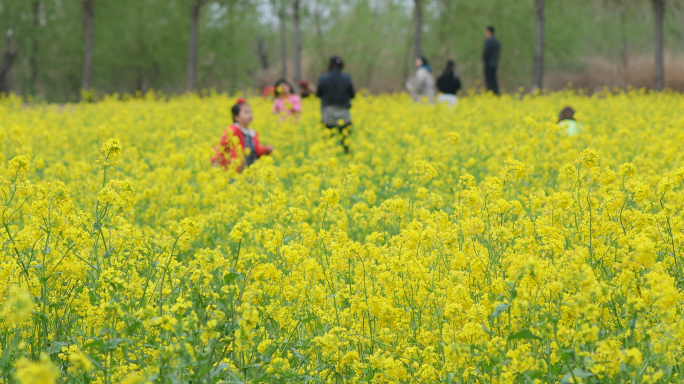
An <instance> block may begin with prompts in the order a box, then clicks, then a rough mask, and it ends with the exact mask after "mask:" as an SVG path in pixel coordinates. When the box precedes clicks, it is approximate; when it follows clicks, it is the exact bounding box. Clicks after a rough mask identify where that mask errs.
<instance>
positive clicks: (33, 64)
mask: <svg viewBox="0 0 684 384" xmlns="http://www.w3.org/2000/svg"><path fill="white" fill-rule="evenodd" d="M31 24H32V27H33V35H32V37H31V50H30V52H29V92H30V94H31V95H33V96H35V95H36V84H37V82H38V32H39V29H38V27H39V26H40V1H39V0H33V1H32V2H31Z"/></svg>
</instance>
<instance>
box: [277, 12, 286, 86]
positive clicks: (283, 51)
mask: <svg viewBox="0 0 684 384" xmlns="http://www.w3.org/2000/svg"><path fill="white" fill-rule="evenodd" d="M284 8H285V6H284V5H283V6H282V8H281V9H280V12H278V18H279V19H280V66H281V73H280V75H281V77H282V78H283V79H287V26H286V25H285V9H284Z"/></svg>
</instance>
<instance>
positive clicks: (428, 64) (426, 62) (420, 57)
mask: <svg viewBox="0 0 684 384" xmlns="http://www.w3.org/2000/svg"><path fill="white" fill-rule="evenodd" d="M418 58H419V59H420V61H422V62H423V65H427V66H428V67H429V66H430V63H429V62H428V59H426V58H425V56H422V55H421V56H418Z"/></svg>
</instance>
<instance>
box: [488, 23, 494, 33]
mask: <svg viewBox="0 0 684 384" xmlns="http://www.w3.org/2000/svg"><path fill="white" fill-rule="evenodd" d="M487 30H488V31H489V32H491V33H492V35H493V34H494V27H493V26H491V25H490V26H488V27H487Z"/></svg>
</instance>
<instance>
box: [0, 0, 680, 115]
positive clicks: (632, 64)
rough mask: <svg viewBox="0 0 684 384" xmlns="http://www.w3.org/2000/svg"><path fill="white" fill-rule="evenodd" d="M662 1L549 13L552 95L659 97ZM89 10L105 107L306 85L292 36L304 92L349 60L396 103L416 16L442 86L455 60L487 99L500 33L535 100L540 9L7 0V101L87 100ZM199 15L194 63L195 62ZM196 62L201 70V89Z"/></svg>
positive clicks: (367, 2) (3, 81)
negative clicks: (605, 91) (484, 60)
mask: <svg viewBox="0 0 684 384" xmlns="http://www.w3.org/2000/svg"><path fill="white" fill-rule="evenodd" d="M654 1H658V0H574V1H561V0H546V1H545V10H544V15H545V28H544V37H543V40H544V52H545V56H544V68H545V70H544V86H545V88H551V89H557V88H562V87H564V86H565V85H566V84H567V83H568V82H573V83H574V84H575V85H577V86H582V87H587V88H589V89H590V90H594V89H600V88H603V87H604V86H621V87H624V86H627V85H628V84H631V85H634V86H652V84H653V73H654V64H653V62H654V60H653V51H654V12H653V2H654ZM659 1H661V2H664V7H665V12H664V20H663V36H664V37H663V40H664V60H665V65H664V66H665V73H666V76H665V85H666V86H669V87H672V88H674V89H678V90H684V44H683V42H684V6H683V5H682V0H659ZM86 3H90V6H92V9H93V13H92V26H93V27H92V33H93V35H92V36H93V39H92V42H93V43H92V60H91V63H90V65H91V67H92V78H91V79H90V80H89V85H90V87H89V88H90V91H91V94H95V95H102V94H109V93H135V92H137V91H141V92H146V91H148V90H150V89H155V90H161V91H164V92H168V93H179V92H184V91H186V90H187V89H188V88H191V89H210V90H216V91H222V92H231V93H232V92H235V91H237V90H246V89H248V88H253V87H263V86H266V85H270V84H272V83H273V82H274V81H275V80H276V79H277V78H279V77H281V76H283V75H285V77H287V78H288V79H290V80H293V81H295V80H297V77H298V75H297V71H296V69H295V64H296V60H295V58H296V57H297V50H296V46H297V40H296V34H295V28H299V29H300V44H301V54H300V55H301V56H300V57H301V69H300V71H301V75H300V76H301V78H302V79H304V80H306V81H309V82H315V80H316V78H317V76H318V75H319V74H320V73H321V72H322V71H324V70H325V63H326V59H327V57H328V56H329V55H331V54H339V55H341V56H342V57H344V59H345V61H346V63H347V70H348V72H350V73H351V75H352V77H353V79H354V81H355V83H356V86H357V87H358V88H362V87H365V88H368V89H369V90H370V91H372V92H392V91H398V90H401V89H403V86H404V83H405V80H406V77H407V76H409V75H410V73H411V70H412V61H413V60H412V57H413V54H414V48H415V47H414V34H415V25H416V24H415V22H414V17H415V7H416V4H417V3H418V4H420V7H421V9H422V17H423V21H422V32H423V33H422V39H421V42H422V45H421V47H420V48H421V49H420V50H421V52H423V54H424V55H425V56H427V58H428V59H429V60H430V61H431V64H432V66H433V68H434V70H435V72H437V71H438V70H439V69H440V68H441V67H442V66H443V64H444V62H445V61H446V60H447V59H454V60H456V62H457V69H458V70H459V72H460V73H461V75H462V77H463V80H464V83H465V85H466V86H472V85H477V84H478V81H479V79H480V78H481V77H482V75H481V72H482V69H481V63H480V55H481V49H482V44H483V40H484V36H483V31H484V28H485V27H486V26H487V25H490V24H491V25H494V26H495V27H496V29H497V37H498V38H499V40H500V41H501V45H502V56H501V64H500V70H499V76H500V81H501V84H502V86H503V87H504V88H506V89H508V90H509V91H511V90H517V89H518V88H519V87H525V88H528V89H529V88H530V87H531V86H532V79H533V74H532V71H533V67H534V47H535V1H534V0H477V1H470V0H420V1H417V0H345V1H339V0H337V1H334V0H299V1H296V0H220V1H209V0H0V33H2V34H4V35H5V37H4V39H0V53H1V55H0V65H1V66H0V72H2V73H0V90H2V91H11V92H14V93H17V94H19V95H22V96H25V97H26V98H27V99H33V100H48V101H57V102H65V101H76V100H79V99H80V98H81V97H82V95H83V94H82V92H81V90H82V88H83V87H84V84H85V83H84V75H83V73H84V66H85V65H86V64H84V56H85V51H86V49H87V45H86V44H85V43H84V42H85V40H86V34H87V27H86V23H85V18H86V12H84V10H85V6H86ZM295 3H296V4H295ZM195 7H197V9H199V10H200V12H199V13H198V34H197V36H198V38H197V40H196V41H195V42H194V44H195V45H196V52H197V54H196V58H195V59H191V58H189V51H190V49H189V47H190V46H191V45H192V44H193V42H192V41H191V25H192V24H191V21H192V12H193V9H195ZM295 13H296V14H297V15H298V16H299V17H298V19H299V23H295V22H294V20H295ZM281 23H282V25H281ZM282 31H285V33H284V38H282V37H283V33H282ZM283 46H284V49H283ZM189 60H196V70H195V72H196V81H194V82H193V84H189V78H188V76H189V74H188V67H189ZM8 63H9V65H8ZM283 63H284V64H285V65H283ZM3 88H4V89H3Z"/></svg>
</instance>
